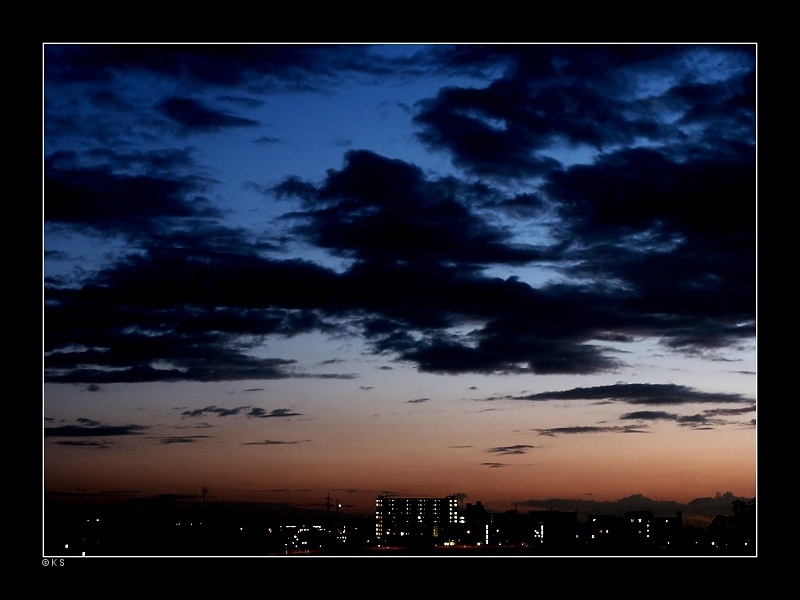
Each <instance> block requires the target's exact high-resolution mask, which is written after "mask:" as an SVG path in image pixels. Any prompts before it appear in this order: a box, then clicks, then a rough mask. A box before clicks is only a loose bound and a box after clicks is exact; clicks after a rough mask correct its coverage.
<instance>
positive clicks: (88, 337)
mask: <svg viewBox="0 0 800 600" xmlns="http://www.w3.org/2000/svg"><path fill="white" fill-rule="evenodd" d="M46 56H47V58H48V59H49V60H48V62H49V63H50V64H48V66H47V69H46V77H47V79H48V80H49V81H52V82H62V83H63V82H69V81H89V80H92V81H94V82H101V81H104V80H105V78H106V77H111V76H112V75H113V74H114V73H118V72H121V71H122V70H125V69H133V70H140V71H142V72H147V73H150V74H157V75H162V76H164V77H166V78H168V79H174V78H176V77H180V78H182V80H184V81H190V82H192V83H193V84H195V85H197V86H198V89H199V88H202V86H204V85H214V86H217V85H225V86H233V88H235V87H237V86H242V89H241V90H236V89H226V90H225V91H224V93H219V94H217V95H216V98H217V100H218V101H225V102H229V101H230V100H234V104H238V105H240V106H244V105H245V104H246V103H237V102H235V100H236V98H252V94H254V93H255V90H256V89H257V88H258V86H259V85H262V86H263V85H267V84H271V85H277V82H278V81H282V82H283V83H284V84H286V85H291V86H296V89H299V88H302V87H303V86H305V85H310V82H311V81H312V79H308V77H309V76H311V77H318V78H319V77H322V79H316V81H318V82H319V83H320V85H322V84H323V83H325V84H329V83H332V82H333V81H334V80H335V79H336V78H337V77H338V76H339V75H341V74H342V73H344V72H345V71H346V70H357V71H358V72H360V73H364V74H367V73H368V74H371V75H381V74H388V73H392V72H402V73H404V74H411V73H413V72H414V70H415V69H416V70H417V71H418V72H423V71H425V70H428V69H437V70H441V69H444V70H445V71H446V72H448V73H462V74H463V73H473V74H474V73H481V74H482V75H483V76H484V77H485V78H487V81H488V83H487V85H486V86H485V87H483V88H479V87H475V88H459V87H455V86H451V87H448V88H444V89H443V90H442V91H441V92H440V93H439V94H438V95H437V96H435V97H433V98H429V99H428V100H426V101H425V102H423V103H422V104H420V105H418V107H417V108H418V113H417V117H416V123H417V125H419V126H420V128H421V131H420V135H421V136H422V138H423V139H424V140H425V141H426V143H428V144H429V145H430V146H431V147H434V148H437V149H443V150H446V151H448V152H451V153H452V155H453V157H454V161H455V163H456V164H457V165H458V166H460V167H461V168H462V169H463V172H464V174H465V175H464V176H463V177H461V176H458V175H448V176H439V175H434V174H431V173H428V172H426V171H424V170H423V169H422V168H421V167H420V166H418V165H415V164H413V163H411V162H407V161H403V160H398V159H392V158H388V157H385V156H381V155H379V154H377V153H374V152H371V151H368V150H352V151H349V152H346V153H345V155H344V162H343V164H342V165H341V166H340V167H339V168H331V169H329V170H328V171H327V173H326V174H325V177H324V178H323V179H322V180H321V181H319V182H310V181H305V180H304V179H302V178H300V177H299V176H296V175H289V176H287V177H285V178H284V179H282V180H281V181H279V182H278V183H277V184H275V185H273V186H272V187H270V188H269V194H270V196H271V197H275V196H277V197H279V198H284V199H286V200H287V202H297V203H298V204H299V207H300V208H299V210H289V212H287V213H286V214H284V215H283V217H282V219H280V223H281V225H283V224H286V223H288V224H290V229H289V237H281V236H282V235H283V234H284V233H285V231H284V230H283V229H282V228H281V232H280V234H277V233H276V234H274V235H273V234H272V233H270V234H269V235H265V236H261V235H255V234H253V232H247V231H245V230H240V229H234V228H231V227H227V226H225V225H223V222H222V218H223V215H222V214H221V212H220V211H218V210H216V209H214V208H213V207H212V205H211V203H210V202H209V201H208V200H207V198H206V194H207V193H208V192H209V191H210V189H211V186H212V185H213V183H214V182H213V181H212V180H211V178H210V177H209V176H208V175H207V174H206V173H203V171H202V169H200V168H199V166H198V165H197V164H196V163H195V162H194V152H193V151H192V150H191V149H188V148H184V149H162V150H155V151H148V152H142V151H134V150H131V149H129V148H128V147H125V146H116V145H115V146H111V147H113V148H114V150H97V149H95V150H89V151H87V152H86V153H85V155H79V154H78V153H77V152H72V153H67V152H54V153H52V154H51V155H49V156H48V157H47V159H46V161H45V193H46V196H47V202H46V204H45V221H46V225H47V226H48V227H60V228H67V229H70V230H73V231H74V230H78V231H82V232H84V233H92V234H96V235H102V236H111V235H113V236H121V237H123V238H124V239H126V240H128V241H130V242H132V243H133V244H134V246H135V248H133V249H135V250H137V252H136V253H131V254H129V255H127V256H121V257H119V258H118V260H116V261H115V262H113V263H111V264H109V265H107V266H106V267H105V268H103V269H101V270H99V271H97V272H94V273H91V274H89V275H84V274H78V273H76V274H74V275H72V278H71V279H70V278H68V277H66V276H65V277H64V278H62V279H60V278H57V277H50V278H48V279H47V280H46V282H45V307H44V311H45V319H46V322H47V327H46V328H45V348H46V355H45V371H46V380H47V381H52V382H80V383H89V384H94V385H97V384H101V383H111V382H134V381H179V380H193V381H221V380H237V379H238V380H243V379H260V380H264V379H277V378H287V377H320V378H353V377H355V376H354V375H352V374H337V373H331V374H314V373H305V372H303V371H302V370H301V369H300V365H299V364H298V363H297V362H296V359H294V358H289V357H273V358H261V357H260V355H257V354H256V353H255V350H256V349H257V348H259V347H260V346H261V345H262V344H264V343H265V342H266V341H267V340H269V339H271V338H274V337H291V336H295V335H299V334H303V333H312V332H322V333H325V334H335V335H354V334H356V333H359V332H360V333H361V334H362V335H363V336H364V338H365V340H366V343H367V345H368V349H369V350H370V351H371V352H373V353H374V354H376V355H379V356H391V357H392V358H394V359H397V360H399V361H404V362H408V363H411V364H413V365H416V366H417V368H418V369H419V370H420V371H424V372H431V373H450V374H460V373H484V374H489V373H505V374H585V375H588V374H594V373H607V372H614V371H616V370H619V369H620V368H622V367H625V366H626V363H625V362H624V358H623V351H622V350H620V349H619V348H616V347H612V344H624V343H632V342H636V341H638V340H642V339H646V338H650V339H656V340H658V341H659V342H660V343H661V344H662V345H663V346H664V347H665V348H666V349H668V350H670V351H674V352H680V353H684V354H687V355H697V356H706V357H708V356H711V357H714V358H719V352H720V351H723V350H726V349H738V348H741V347H743V346H746V345H748V344H753V343H754V340H755V297H756V293H755V291H756V290H755V248H756V246H755V218H754V217H755V200H754V199H755V154H754V142H755V140H754V135H753V134H754V116H755V112H754V108H755V106H754V78H753V73H754V62H755V61H754V55H753V51H752V48H749V47H747V46H737V45H733V46H681V45H663V46H661V45H655V46H650V45H641V46H640V45H636V46H633V47H617V46H613V45H612V46H595V45H587V46H571V45H564V46H539V45H512V46H502V45H476V46H472V45H467V46H449V45H447V46H442V47H436V48H426V49H424V51H423V52H421V53H419V54H417V55H415V56H414V57H413V59H412V58H410V57H408V56H404V57H402V58H401V57H396V58H393V59H388V58H386V59H380V60H378V58H377V57H376V56H374V54H373V51H372V49H371V48H369V47H368V46H367V47H358V46H355V47H352V46H350V47H348V46H329V47H324V48H317V47H312V46H302V45H300V46H295V47H286V46H281V45H277V46H263V47H259V46H252V47H251V46H243V47H228V46H225V45H223V46H220V47H214V46H213V45H199V46H196V47H186V46H181V45H176V46H153V47H147V46H146V47H135V46H124V45H123V46H104V45H101V46H97V47H93V48H90V47H88V46H80V45H78V46H75V47H64V46H56V47H49V48H48V49H47V50H46ZM110 58H113V59H114V61H113V62H111V63H107V62H104V61H106V60H108V59H110ZM706 60H708V61H717V64H719V65H721V67H725V68H724V69H723V68H720V70H719V74H718V75H715V76H714V77H712V78H711V80H701V79H700V78H699V76H698V75H697V73H698V72H699V71H697V72H696V71H693V70H691V69H690V70H686V71H684V70H679V69H678V67H679V66H680V67H681V69H683V68H684V66H685V65H688V64H696V63H698V62H700V61H706ZM334 65H335V67H336V68H335V69H333V68H332V67H333V66H334ZM223 66H224V68H223ZM389 66H392V67H394V68H395V71H393V70H392V68H389ZM398 70H399V71H398ZM647 73H650V74H655V75H651V76H647V77H646V76H645V75H646V74H647ZM248 87H249V90H247V91H245V88H248ZM267 87H269V85H267ZM260 89H261V90H262V91H263V90H264V89H267V88H265V87H261V88H260ZM113 100H114V98H111V97H105V98H104V97H102V96H101V97H97V98H96V103H102V102H112V101H113ZM54 102H55V101H54ZM56 104H58V105H60V103H56ZM162 108H164V109H166V110H168V112H169V111H173V112H172V115H173V117H175V118H176V119H178V120H180V121H181V122H183V123H186V124H189V125H192V126H197V127H204V126H211V125H215V124H216V125H218V126H223V125H226V124H235V117H233V116H231V115H227V114H225V113H220V112H219V111H214V110H212V109H209V108H208V107H205V106H201V105H199V104H197V103H195V101H193V100H190V99H188V98H173V99H172V101H171V102H169V103H167V104H166V105H164V106H163V107H162ZM712 108H716V109H717V110H716V111H715V110H712ZM52 110H55V109H54V108H53V109H48V111H47V120H48V121H49V120H51V119H52V118H54V116H55V114H54V113H53V112H51V111H52ZM230 119H234V120H233V121H230ZM570 144H572V145H574V147H575V148H576V149H578V150H581V149H584V150H585V149H587V148H589V149H591V152H589V153H587V154H586V156H587V160H586V161H584V162H582V163H581V164H571V165H570V164H566V163H563V164H562V163H561V161H560V160H558V159H557V158H555V157H557V156H560V155H561V153H560V151H559V150H558V147H561V146H564V145H566V146H569V145H570ZM621 144H626V145H628V144H632V146H633V147H628V148H622V147H621ZM559 145H560V146H559ZM512 175H513V176H514V177H515V178H521V182H522V183H521V184H520V185H519V186H517V187H514V189H513V191H510V187H509V182H510V181H511V180H509V179H508V177H509V176H512ZM534 175H535V176H536V178H531V177H532V176H534ZM265 227H267V226H266V225H265ZM531 228H532V229H531ZM520 232H522V233H524V234H525V235H526V236H527V234H529V233H534V234H536V235H537V237H536V240H537V241H536V243H535V244H531V243H529V242H528V243H521V241H520V240H522V239H526V238H525V237H524V236H523V235H518V234H519V233H520ZM287 241H292V242H297V243H302V244H306V245H308V246H310V249H311V250H314V251H318V250H322V251H324V252H325V253H330V254H334V255H336V256H338V257H340V258H344V259H345V260H346V261H347V262H346V264H345V266H344V267H343V268H340V269H339V270H334V269H332V268H329V267H327V266H324V265H323V263H322V262H318V263H315V262H311V261H301V260H287V261H280V260H275V259H271V258H267V253H269V252H273V251H276V250H279V249H281V248H282V247H283V246H284V245H285V243H286V242H287ZM47 256H48V257H50V258H52V257H53V253H52V252H48V253H47ZM531 266H536V267H542V268H545V269H547V270H548V272H549V273H552V274H553V275H554V278H553V279H552V280H549V281H547V282H544V283H538V284H534V283H533V282H532V281H526V280H524V279H522V278H520V277H518V276H514V275H511V276H508V277H506V278H505V279H501V278H499V277H495V276H489V275H488V272H489V271H488V269H489V268H497V267H519V268H523V267H531ZM70 281H77V283H75V284H71V283H69V282H70ZM567 281H569V283H567ZM384 368H387V367H384ZM627 389H631V388H627ZM656 390H658V391H656ZM663 390H665V388H651V389H650V390H648V391H646V392H644V395H643V397H642V398H639V399H634V398H629V397H628V396H627V393H628V392H625V391H623V390H616V391H617V392H619V393H621V394H622V396H621V397H620V398H619V399H623V400H624V401H626V402H638V403H653V404H659V403H669V402H670V401H669V400H668V399H667V395H665V394H664V392H663ZM671 392H674V393H673V396H675V397H680V398H685V399H686V400H685V401H687V402H688V401H716V400H714V398H713V397H708V399H707V400H706V399H705V398H701V399H698V398H699V396H698V395H697V394H696V393H694V392H693V391H691V390H685V389H684V390H677V389H672V390H671ZM612 396H613V394H612ZM526 399H529V400H540V399H546V398H545V397H543V396H536V397H528V398H526ZM589 399H591V398H589ZM607 399H612V398H607ZM678 401H679V402H683V401H684V400H678ZM720 401H722V402H729V401H738V400H735V399H731V398H722V399H720Z"/></svg>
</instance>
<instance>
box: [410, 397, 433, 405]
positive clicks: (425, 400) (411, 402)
mask: <svg viewBox="0 0 800 600" xmlns="http://www.w3.org/2000/svg"><path fill="white" fill-rule="evenodd" d="M430 401H431V399H430V398H416V399H414V400H406V404H422V403H424V402H430Z"/></svg>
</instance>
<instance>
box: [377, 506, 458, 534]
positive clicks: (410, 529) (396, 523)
mask: <svg viewBox="0 0 800 600" xmlns="http://www.w3.org/2000/svg"><path fill="white" fill-rule="evenodd" d="M457 523H458V499H457V498H456V497H455V496H446V497H444V498H397V497H394V496H385V495H379V496H378V497H377V499H376V500H375V537H376V538H377V542H378V544H379V545H386V544H400V545H403V546H419V545H428V544H436V543H439V542H441V543H444V542H445V541H448V539H449V536H450V533H451V531H452V528H453V527H455V526H456V524H457Z"/></svg>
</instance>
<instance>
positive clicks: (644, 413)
mask: <svg viewBox="0 0 800 600" xmlns="http://www.w3.org/2000/svg"><path fill="white" fill-rule="evenodd" d="M755 409H756V407H755V404H752V405H750V406H743V407H741V408H713V409H709V410H704V411H702V412H701V413H696V414H693V415H680V414H676V413H669V412H665V411H655V410H641V411H634V412H630V413H625V414H623V415H620V417H619V418H620V420H623V421H625V420H636V421H674V422H675V423H677V424H678V425H680V426H681V427H692V428H704V429H708V428H710V427H720V426H725V425H728V424H730V421H728V420H726V419H725V418H724V417H736V416H739V415H743V414H746V413H749V412H753V411H755Z"/></svg>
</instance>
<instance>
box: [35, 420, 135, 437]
mask: <svg viewBox="0 0 800 600" xmlns="http://www.w3.org/2000/svg"><path fill="white" fill-rule="evenodd" d="M78 422H79V425H60V426H58V427H45V428H44V437H70V438H72V437H117V436H126V435H139V434H140V433H141V432H143V431H146V430H147V429H148V427H145V426H143V425H103V424H101V423H99V422H97V421H91V420H89V419H78Z"/></svg>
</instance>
